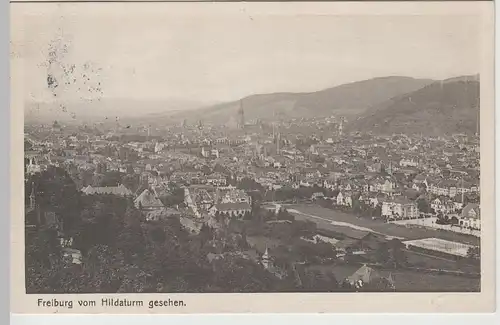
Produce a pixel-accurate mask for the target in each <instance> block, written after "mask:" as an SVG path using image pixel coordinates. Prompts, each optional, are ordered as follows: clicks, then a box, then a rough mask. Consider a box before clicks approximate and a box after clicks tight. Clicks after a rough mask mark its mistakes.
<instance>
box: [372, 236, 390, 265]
mask: <svg viewBox="0 0 500 325" xmlns="http://www.w3.org/2000/svg"><path fill="white" fill-rule="evenodd" d="M375 258H376V260H377V262H378V263H381V264H384V265H385V264H387V263H388V262H389V260H390V253H389V245H388V244H387V243H386V242H382V243H380V245H379V246H378V247H377V250H376V252H375Z"/></svg>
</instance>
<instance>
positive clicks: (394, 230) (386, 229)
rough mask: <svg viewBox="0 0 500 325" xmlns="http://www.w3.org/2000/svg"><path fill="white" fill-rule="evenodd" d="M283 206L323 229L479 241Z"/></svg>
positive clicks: (305, 207)
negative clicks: (340, 227) (345, 227)
mask: <svg viewBox="0 0 500 325" xmlns="http://www.w3.org/2000/svg"><path fill="white" fill-rule="evenodd" d="M284 207H285V208H286V209H287V210H288V211H289V212H291V213H292V214H293V215H294V216H295V218H296V219H298V220H310V221H314V222H316V223H317V225H318V227H320V228H323V229H330V230H335V229H336V228H338V226H339V225H343V226H345V225H349V226H350V227H353V228H357V229H362V230H366V231H372V232H375V233H380V234H384V235H386V236H389V237H396V238H400V239H401V240H416V239H424V238H439V239H444V240H449V241H454V242H459V243H464V244H469V245H474V246H478V245H479V242H480V238H478V237H475V236H472V235H467V234H461V233H456V232H452V231H446V230H440V229H432V228H420V227H418V228H416V227H406V226H403V225H397V224H393V223H385V222H384V221H381V220H372V219H369V218H357V217H356V216H354V215H352V214H347V213H344V212H341V211H336V210H332V209H327V208H323V207H320V206H317V205H314V204H291V205H285V206H284ZM332 221H333V222H335V223H337V225H335V224H334V223H332ZM340 223H341V224H340Z"/></svg>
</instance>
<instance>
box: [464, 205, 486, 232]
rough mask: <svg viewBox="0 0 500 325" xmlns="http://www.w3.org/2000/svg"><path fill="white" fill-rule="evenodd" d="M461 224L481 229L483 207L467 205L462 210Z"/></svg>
mask: <svg viewBox="0 0 500 325" xmlns="http://www.w3.org/2000/svg"><path fill="white" fill-rule="evenodd" d="M459 223H460V225H461V226H463V227H467V228H469V227H470V228H473V229H481V207H480V206H479V204H476V203H469V204H467V205H466V206H465V208H464V209H463V210H462V214H461V215H460V219H459Z"/></svg>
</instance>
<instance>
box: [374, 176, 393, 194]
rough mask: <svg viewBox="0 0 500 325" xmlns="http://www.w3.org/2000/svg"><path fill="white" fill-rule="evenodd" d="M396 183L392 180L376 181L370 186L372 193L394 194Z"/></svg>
mask: <svg viewBox="0 0 500 325" xmlns="http://www.w3.org/2000/svg"><path fill="white" fill-rule="evenodd" d="M394 188H395V183H394V182H393V181H392V180H390V179H385V180H375V181H373V182H372V183H371V184H370V187H369V190H370V192H382V193H392V192H393V190H394Z"/></svg>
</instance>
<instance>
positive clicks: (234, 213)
mask: <svg viewBox="0 0 500 325" xmlns="http://www.w3.org/2000/svg"><path fill="white" fill-rule="evenodd" d="M251 211H252V207H251V206H250V204H248V203H247V202H243V203H219V204H216V205H214V206H213V207H212V208H211V209H210V212H211V214H212V215H215V214H217V213H219V214H221V215H227V216H229V217H237V218H239V219H242V218H243V217H244V216H245V214H247V213H250V212H251Z"/></svg>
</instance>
